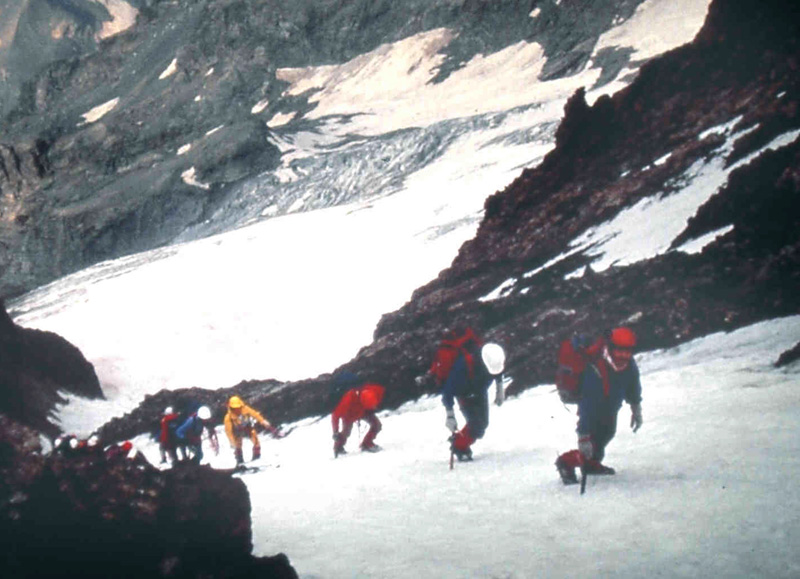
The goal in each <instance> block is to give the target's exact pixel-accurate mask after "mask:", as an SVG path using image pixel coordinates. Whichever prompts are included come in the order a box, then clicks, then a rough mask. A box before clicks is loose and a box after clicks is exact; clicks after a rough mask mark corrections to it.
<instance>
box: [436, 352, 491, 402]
mask: <svg viewBox="0 0 800 579" xmlns="http://www.w3.org/2000/svg"><path fill="white" fill-rule="evenodd" d="M473 361H474V363H473V366H474V367H473V370H472V373H473V377H472V379H470V377H469V371H468V368H467V360H466V358H465V357H464V354H459V356H458V358H456V361H455V362H453V367H452V368H451V369H450V373H449V374H448V375H447V379H446V380H445V381H444V385H443V386H442V403H443V404H444V406H445V408H452V407H453V400H454V399H455V398H457V397H459V396H471V395H474V394H482V393H483V392H485V391H486V390H487V389H488V388H489V386H491V385H492V382H494V377H493V376H492V375H491V374H489V371H488V370H487V369H486V366H484V365H483V361H482V360H481V356H480V354H479V353H476V354H475V355H474V356H473Z"/></svg>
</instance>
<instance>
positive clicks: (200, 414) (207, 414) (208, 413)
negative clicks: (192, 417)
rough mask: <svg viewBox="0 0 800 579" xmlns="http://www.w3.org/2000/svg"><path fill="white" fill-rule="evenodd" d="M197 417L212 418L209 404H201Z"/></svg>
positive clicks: (202, 418) (201, 418)
mask: <svg viewBox="0 0 800 579" xmlns="http://www.w3.org/2000/svg"><path fill="white" fill-rule="evenodd" d="M197 417H198V418H199V419H200V420H208V419H209V418H211V410H209V409H208V406H201V407H200V408H199V409H198V410H197Z"/></svg>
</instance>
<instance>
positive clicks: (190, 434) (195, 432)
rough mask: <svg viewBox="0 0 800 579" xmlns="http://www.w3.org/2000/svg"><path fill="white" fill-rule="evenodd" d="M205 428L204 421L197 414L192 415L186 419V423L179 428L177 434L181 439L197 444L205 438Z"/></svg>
mask: <svg viewBox="0 0 800 579" xmlns="http://www.w3.org/2000/svg"><path fill="white" fill-rule="evenodd" d="M203 428H204V424H203V421H202V420H200V419H199V418H198V417H197V415H196V414H192V415H191V416H190V417H189V418H187V419H186V422H184V423H183V424H181V425H180V426H179V427H178V430H176V431H175V434H177V435H178V438H180V439H183V440H188V441H189V442H197V441H199V440H200V439H201V438H202V436H203Z"/></svg>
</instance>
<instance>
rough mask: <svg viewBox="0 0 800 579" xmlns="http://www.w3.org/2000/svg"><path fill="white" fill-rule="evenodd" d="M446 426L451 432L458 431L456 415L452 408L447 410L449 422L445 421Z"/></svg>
mask: <svg viewBox="0 0 800 579" xmlns="http://www.w3.org/2000/svg"><path fill="white" fill-rule="evenodd" d="M444 425H445V427H446V428H447V430H449V431H450V432H455V431H456V430H458V423H457V422H456V414H455V412H453V409H452V408H448V409H447V420H445V421H444Z"/></svg>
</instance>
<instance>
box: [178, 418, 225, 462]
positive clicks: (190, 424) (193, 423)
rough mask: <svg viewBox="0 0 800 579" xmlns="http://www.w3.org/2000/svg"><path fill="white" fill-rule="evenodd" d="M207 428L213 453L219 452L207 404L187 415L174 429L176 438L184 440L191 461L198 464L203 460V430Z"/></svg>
mask: <svg viewBox="0 0 800 579" xmlns="http://www.w3.org/2000/svg"><path fill="white" fill-rule="evenodd" d="M204 429H207V430H208V439H209V441H210V442H211V448H213V449H214V453H215V454H219V441H218V440H217V433H216V432H215V431H214V427H213V426H212V424H211V410H210V409H209V407H208V406H201V407H200V408H198V409H197V412H195V413H194V414H192V415H191V416H189V418H187V419H186V421H185V422H184V423H183V424H181V425H180V426H179V427H178V429H177V430H176V431H175V434H176V435H177V436H178V439H179V440H181V441H183V442H185V444H186V446H187V447H188V448H189V450H190V451H191V454H192V458H191V460H192V462H194V463H195V464H200V461H201V460H203V430H204Z"/></svg>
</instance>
